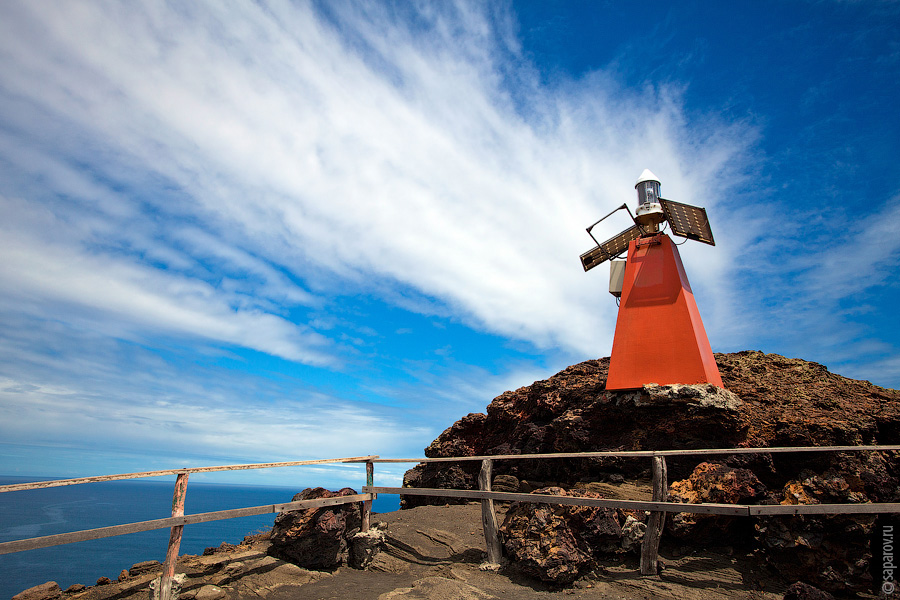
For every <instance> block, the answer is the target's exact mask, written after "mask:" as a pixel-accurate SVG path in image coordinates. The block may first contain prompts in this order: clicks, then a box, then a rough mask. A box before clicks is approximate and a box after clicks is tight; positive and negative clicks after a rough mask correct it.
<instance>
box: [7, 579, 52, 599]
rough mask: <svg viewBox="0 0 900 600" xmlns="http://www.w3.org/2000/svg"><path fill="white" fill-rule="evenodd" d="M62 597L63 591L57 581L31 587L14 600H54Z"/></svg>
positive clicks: (17, 595)
mask: <svg viewBox="0 0 900 600" xmlns="http://www.w3.org/2000/svg"><path fill="white" fill-rule="evenodd" d="M60 596H62V590H61V589H59V584H58V583H56V582H55V581H48V582H47V583H42V584H41V585H36V586H34V587H30V588H28V589H27V590H24V591H21V592H19V593H18V594H16V595H15V596H13V597H12V600H52V599H54V598H59V597H60Z"/></svg>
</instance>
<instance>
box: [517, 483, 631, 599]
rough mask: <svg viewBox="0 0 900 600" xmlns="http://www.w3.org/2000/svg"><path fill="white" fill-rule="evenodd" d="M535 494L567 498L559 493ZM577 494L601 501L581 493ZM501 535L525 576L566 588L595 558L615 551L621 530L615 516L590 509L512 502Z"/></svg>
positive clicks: (563, 492) (605, 510)
mask: <svg viewBox="0 0 900 600" xmlns="http://www.w3.org/2000/svg"><path fill="white" fill-rule="evenodd" d="M535 493H537V494H552V495H556V496H567V495H571V494H569V493H568V492H566V490H563V489H562V488H558V487H556V488H543V489H540V490H537V491H536V492H535ZM577 495H579V496H584V497H594V498H600V497H602V496H600V495H599V494H595V493H592V492H587V491H580V492H579V493H578V494H577ZM500 532H501V535H502V538H503V541H504V546H505V548H506V552H507V554H508V556H509V558H510V559H511V560H512V561H513V562H514V563H515V565H516V567H517V568H518V569H520V570H521V571H522V572H523V573H525V574H527V575H530V576H532V577H536V578H539V579H541V580H543V581H550V582H553V583H559V584H569V583H572V582H573V581H575V579H577V578H578V576H579V575H581V574H582V573H583V572H584V571H585V570H586V569H587V568H588V567H590V566H591V565H593V563H594V554H595V553H597V552H602V551H603V550H612V551H615V550H616V549H618V548H619V547H620V545H621V538H622V527H621V525H620V519H619V514H618V512H617V511H615V510H612V509H608V508H598V507H588V506H563V505H559V504H538V503H531V502H516V503H514V504H513V505H512V506H511V507H510V509H509V511H508V512H507V513H506V518H505V519H504V521H503V525H501V526H500Z"/></svg>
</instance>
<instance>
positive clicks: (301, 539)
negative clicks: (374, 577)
mask: <svg viewBox="0 0 900 600" xmlns="http://www.w3.org/2000/svg"><path fill="white" fill-rule="evenodd" d="M354 494H356V492H355V491H354V490H352V489H350V488H344V489H342V490H340V491H338V492H331V491H328V490H326V489H324V488H307V489H305V490H303V491H302V492H300V493H299V494H297V495H295V496H294V498H293V500H292V502H297V501H299V500H312V499H315V498H334V497H337V496H350V495H354ZM361 523H362V519H361V516H360V510H359V506H358V504H357V503H350V504H342V505H338V506H334V507H322V508H310V509H304V510H296V511H291V512H286V513H282V514H280V515H278V517H277V518H276V519H275V524H274V526H273V527H272V535H271V542H272V545H271V547H270V548H269V554H271V555H272V556H274V557H276V558H280V559H282V560H285V561H287V562H290V563H293V564H295V565H298V566H300V567H303V568H305V569H320V570H330V569H335V568H337V567H339V566H341V565H342V564H344V563H345V562H346V560H347V550H348V547H349V542H348V540H349V539H350V538H351V537H352V536H353V534H355V533H357V532H358V531H359V528H360V525H361Z"/></svg>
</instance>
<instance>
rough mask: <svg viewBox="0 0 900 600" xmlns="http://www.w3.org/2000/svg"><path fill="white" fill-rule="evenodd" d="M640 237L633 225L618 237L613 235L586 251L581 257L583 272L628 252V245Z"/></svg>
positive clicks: (638, 230) (637, 229) (639, 231)
mask: <svg viewBox="0 0 900 600" xmlns="http://www.w3.org/2000/svg"><path fill="white" fill-rule="evenodd" d="M639 237H641V230H640V228H639V227H638V226H637V225H635V226H634V227H630V228H629V229H626V230H625V231H623V232H622V233H620V234H618V235H614V236H613V237H611V238H609V239H608V240H606V241H605V242H603V243H602V244H600V245H599V246H597V247H596V248H593V249H591V250H588V251H587V252H585V253H584V254H582V255H581V266H583V267H584V270H585V271H590V270H591V269H593V268H594V267H596V266H597V265H599V264H601V263H602V262H604V261H606V260H609V259H611V258H615V257H617V256H618V255H620V254H622V253H623V252H625V251H626V250H628V243H629V242H631V240H636V239H638V238H639Z"/></svg>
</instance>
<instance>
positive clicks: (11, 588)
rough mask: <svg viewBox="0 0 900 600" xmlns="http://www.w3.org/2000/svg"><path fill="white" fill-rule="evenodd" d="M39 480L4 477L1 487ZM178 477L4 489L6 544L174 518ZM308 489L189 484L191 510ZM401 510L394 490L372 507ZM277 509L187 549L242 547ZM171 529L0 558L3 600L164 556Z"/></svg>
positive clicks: (198, 533)
mask: <svg viewBox="0 0 900 600" xmlns="http://www.w3.org/2000/svg"><path fill="white" fill-rule="evenodd" d="M27 481H35V479H33V478H32V479H28V478H24V477H0V485H7V484H11V483H23V482H27ZM173 487H174V481H168V480H167V481H159V480H156V481H153V480H132V481H110V482H103V483H88V484H83V485H71V486H65V487H55V488H45V489H39V490H26V491H21V492H7V493H3V494H0V542H8V541H12V540H19V539H25V538H30V537H38V536H44V535H52V534H55V533H65V532H69V531H78V530H81V529H94V528H97V527H106V526H109V525H118V524H121V523H131V522H135V521H147V520H150V519H160V518H164V517H168V516H171V510H172V508H171V507H172V490H173ZM303 487H304V486H297V487H290V488H287V487H264V486H242V485H221V484H211V483H194V482H191V483H190V484H189V485H188V492H187V497H186V500H185V513H186V514H193V513H202V512H210V511H216V510H225V509H229V508H242V507H248V506H263V505H266V504H276V503H281V502H289V501H290V500H291V498H292V497H293V495H294V494H296V493H297V492H299V491H301V490H302V489H303ZM399 508H400V499H399V496H396V495H381V496H379V497H378V499H376V500H375V502H374V504H373V507H372V510H373V512H390V511H394V510H398V509H399ZM274 520H275V515H274V514H267V515H256V516H252V517H241V518H237V519H228V520H225V521H214V522H211V523H197V524H193V525H187V526H186V527H185V528H184V537H183V539H182V542H181V551H180V552H181V554H202V553H203V550H204V549H206V548H208V547H210V546H218V545H219V544H221V543H222V542H228V543H230V544H236V543H238V542H240V541H241V540H242V539H243V538H244V536H245V535H249V534H251V533H259V532H261V531H265V530H267V529H268V528H270V527H271V526H272V522H273V521H274ZM168 542H169V530H168V529H158V530H155V531H145V532H142V533H134V534H129V535H121V536H117V537H111V538H104V539H101V540H91V541H87V542H78V543H75V544H66V545H64V546H54V547H52V548H41V549H38V550H27V551H25V552H17V553H15V554H2V555H0V600H9V598H11V597H12V596H13V595H15V594H17V593H19V592H21V591H22V590H24V589H27V588H29V587H32V586H35V585H39V584H41V583H44V582H46V581H55V582H57V583H58V584H59V586H60V587H61V588H62V589H66V588H67V587H69V586H70V585H72V584H75V583H82V584H84V585H93V584H94V583H95V582H96V581H97V579H98V578H100V577H109V578H110V579H112V580H115V579H116V578H117V577H118V576H119V573H120V572H121V571H122V569H128V568H129V567H131V565H133V564H135V563H138V562H141V561H144V560H158V561H160V562H162V561H163V559H164V558H165V554H166V546H167V545H168Z"/></svg>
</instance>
